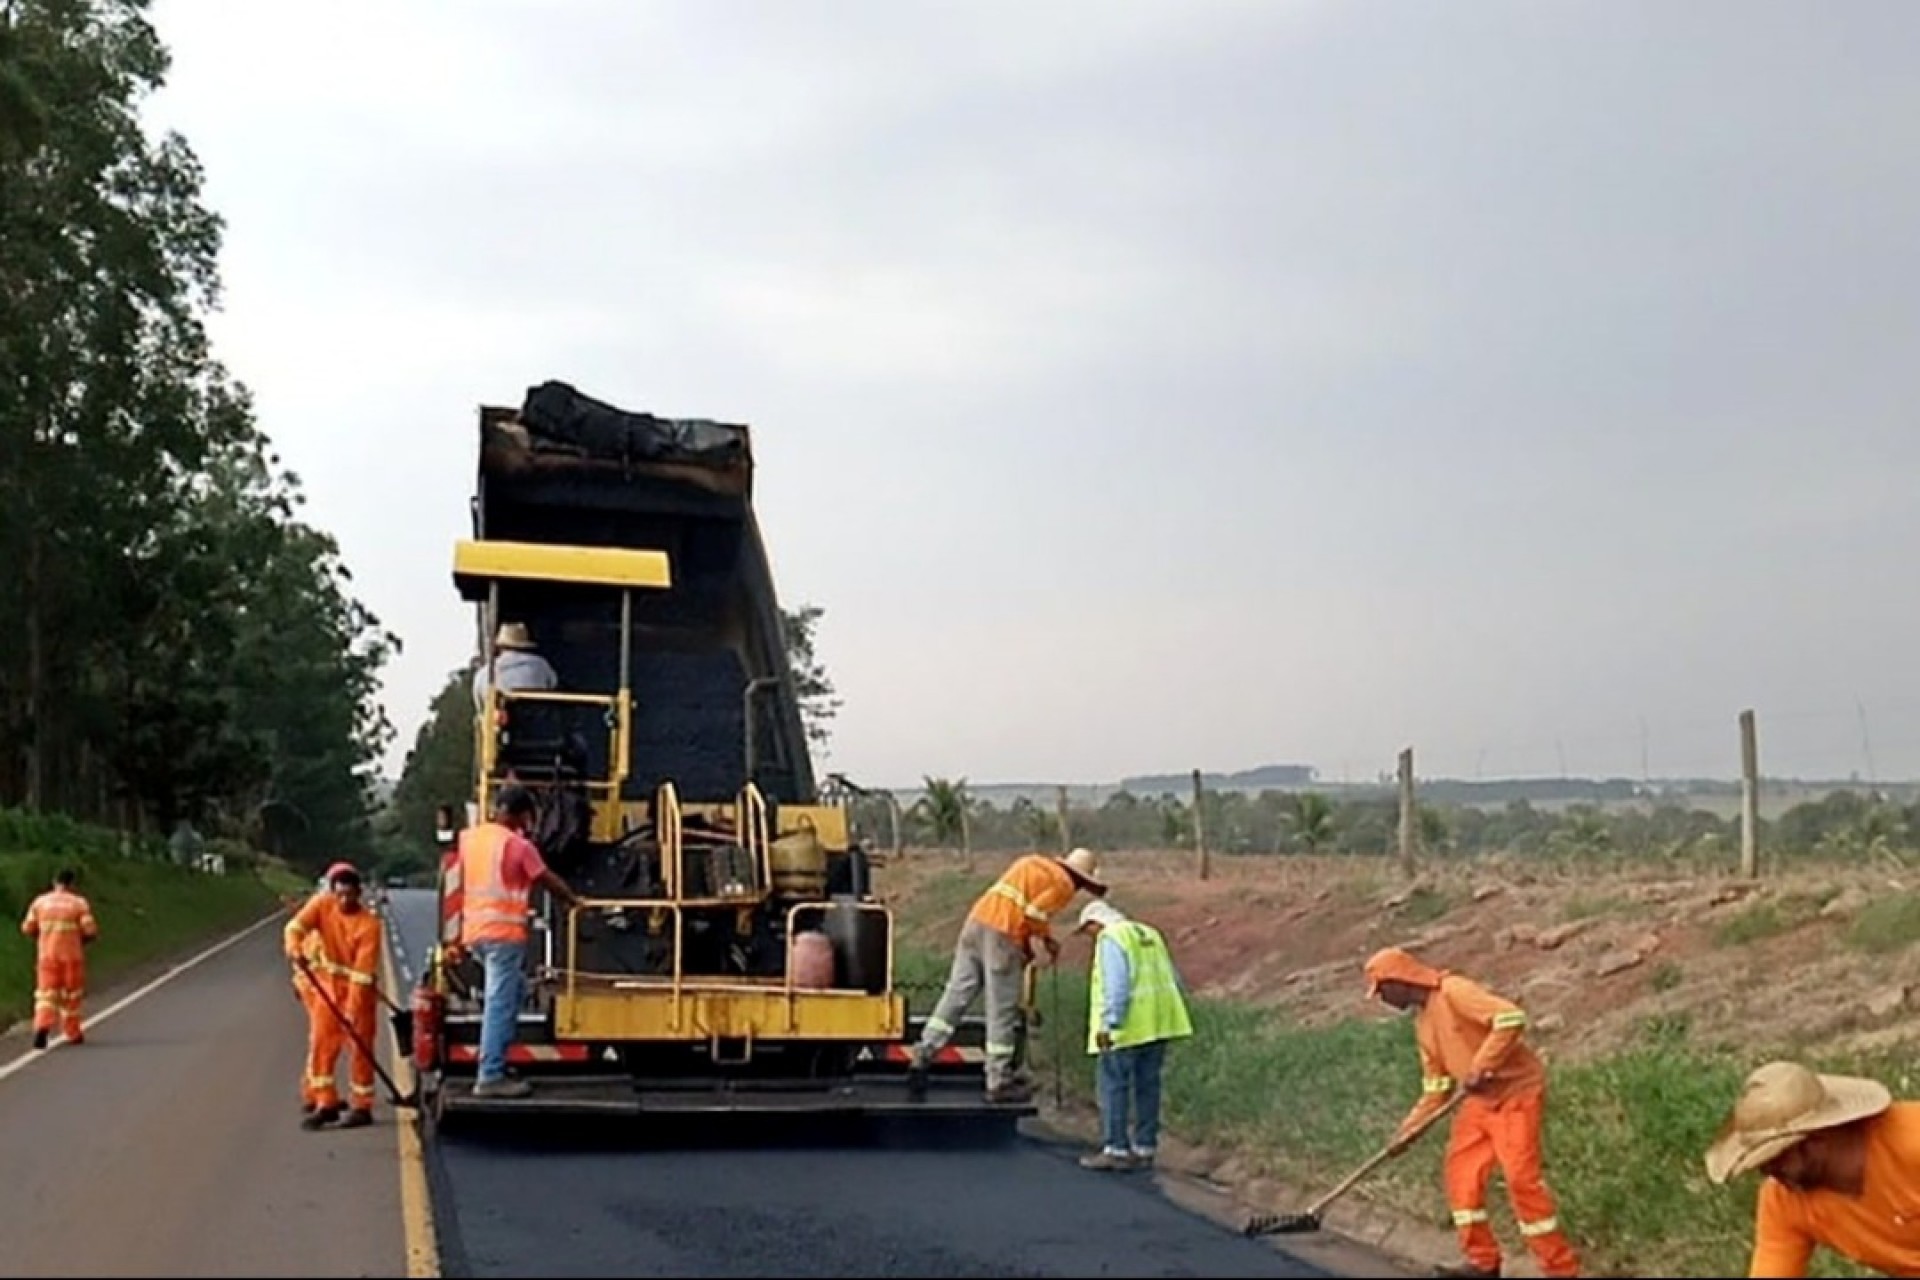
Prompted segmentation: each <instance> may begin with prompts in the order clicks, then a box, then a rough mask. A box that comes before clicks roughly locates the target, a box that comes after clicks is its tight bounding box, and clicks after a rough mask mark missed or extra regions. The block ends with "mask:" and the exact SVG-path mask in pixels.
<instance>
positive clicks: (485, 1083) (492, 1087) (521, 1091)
mask: <svg viewBox="0 0 1920 1280" xmlns="http://www.w3.org/2000/svg"><path fill="white" fill-rule="evenodd" d="M532 1092H533V1086H532V1085H530V1084H528V1083H527V1082H526V1081H525V1080H513V1079H508V1078H506V1077H504V1076H503V1077H501V1078H500V1079H498V1080H478V1081H475V1082H474V1086H473V1096H474V1097H476V1098H524V1097H526V1096H527V1095H528V1094H530V1093H532Z"/></svg>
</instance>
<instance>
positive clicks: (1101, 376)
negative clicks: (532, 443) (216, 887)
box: [152, 0, 1920, 784]
mask: <svg viewBox="0 0 1920 1280" xmlns="http://www.w3.org/2000/svg"><path fill="white" fill-rule="evenodd" d="M155 16H156V21H157V23H158V25H159V29H160V31H161V34H162V36H163V38H164V39H165V40H166V41H167V42H168V43H169V44H170V45H171V47H172V49H173V52H174V55H175V62H174V68H173V74H172V82H171V84H170V86H169V87H168V89H167V90H166V91H165V92H164V93H163V94H161V95H160V96H158V97H157V98H156V99H155V101H154V103H153V108H152V115H153V118H154V119H155V121H156V122H157V123H161V124H164V125H166V126H168V127H173V128H178V129H180V130H181V131H182V132H184V133H185V134H186V135H187V137H188V139H189V140H190V141H191V142H192V144H193V145H194V147H195V148H196V150H197V151H198V153H199V155H200V156H201V158H202V160H203V161H204V163H205V165H206V168H207V187H206V196H207V200H208V202H209V204H210V205H211V206H213V207H214V208H215V209H217V210H218V211H219V212H220V213H221V214H222V215H224V217H225V218H226V219H227V222H228V234H227V241H226V250H225V256H224V271H225V278H226V281H227V305H226V310H225V312H224V314H223V315H222V316H221V318H220V319H219V321H218V323H217V327H216V340H217V342H218V344H219V349H220V351H221V354H222V355H223V357H224V358H225V359H226V360H227V362H228V363H229V364H230V366H231V367H232V368H233V370H234V371H235V372H236V374H237V375H238V376H240V377H241V378H243V379H244V380H245V381H246V382H247V383H249V384H250V385H251V386H252V387H253V389H254V390H255V392H256V394H257V397H258V404H259V409H260V413H261V417H262V422H263V425H264V426H265V427H266V429H267V430H268V431H269V432H270V433H271V434H272V435H273V437H274V438H275V440H276V441H277V442H278V444H279V445H280V447H281V449H282V452H283V454H284V456H285V457H286V458H287V459H288V461H289V463H290V465H292V466H293V467H294V468H295V469H296V470H297V471H298V473H299V474H300V476H301V477H302V479H303V481H304V482H305V486H306V488H307V490H308V493H309V494H310V497H311V503H310V507H309V511H310V513H311V516H312V518H313V519H314V520H315V521H316V522H317V523H320V524H322V525H324V526H325V527H327V528H328V529H329V530H331V531H332V532H333V533H334V534H335V535H336V536H337V537H338V538H339V540H340V542H341V544H342V547H343V549H344V552H345V555H346V557H347V560H348V562H349V564H350V565H351V567H352V569H353V571H354V573H355V575H356V578H357V582H358V585H359V587H360V589H361V591H362V594H363V598H364V599H365V600H366V602H367V603H368V604H369V605H370V606H371V607H372V608H373V609H374V610H375V611H376V612H377V613H378V614H379V615H380V616H381V618H382V619H383V620H384V621H385V623H386V624H387V625H388V626H390V627H391V628H392V629H394V630H395V631H396V632H398V633H399V634H400V636H401V637H402V638H403V640H404V642H405V645H406V651H405V654H404V655H403V656H402V657H400V658H399V659H398V660H397V661H396V662H395V663H394V664H393V666H392V668H391V670H390V672H389V675H388V682H387V691H388V709H389V714H390V715H391V717H392V718H393V720H394V722H395V723H396V725H398V726H399V728H400V730H401V735H400V740H399V741H398V742H397V743H396V745H395V748H394V751H393V752H392V759H391V765H390V767H391V768H393V769H395V770H397V769H398V766H399V762H400V760H401V759H402V758H403V757H404V753H405V750H406V748H407V746H408V745H409V744H410V743H411V741H412V738H413V734H414V732H415V731H416V729H417V727H418V725H419V722H420V720H421V718H422V715H423V713H424V711H425V708H426V705H427V702H428V700H429V699H430V697H431V696H432V694H433V692H434V691H435V690H436V689H437V688H438V686H439V685H440V683H441V681H442V680H443V679H444V677H445V675H446V673H447V672H448V671H449V670H450V669H451V668H453V667H454V666H456V665H458V664H459V663H460V662H462V661H463V660H464V659H465V658H466V657H467V654H468V650H469V647H470V645H471V640H472V634H473V632H472V625H471V619H470V615H469V614H468V613H467V611H466V609H465V607H464V606H462V605H461V604H460V603H459V601H458V599H457V597H456V596H455V594H454V592H453V589H452V585H451V582H450V579H449V565H450V562H451V555H452V543H453V542H454V540H455V539H457V538H459V537H461V536H463V535H464V534H465V533H466V531H467V511H466V499H467V496H468V494H469V492H470V488H471V484H472V478H473V469H474V447H475V436H474V432H475V417H474V413H475V406H476V405H477V404H479V403H481V402H488V403H503V404H518V403H519V401H520V398H521V396H522V395H523V394H524V392H525V390H526V388H527V387H529V386H531V385H533V384H536V383H539V382H541V381H544V380H546V379H549V378H558V379H562V380H565V381H570V382H572V383H574V384H575V385H576V386H578V387H579V388H581V389H582V390H584V391H586V392H588V393H589V394H593V395H597V396H600V397H602V398H605V399H609V400H612V401H613V402H615V403H618V404H621V405H623V406H625V407H628V408H634V409H645V410H649V411H653V412H658V413H662V414H667V415H675V416H686V417H716V418H721V419H727V420H732V421H743V422H746V423H749V424H751V426H752V428H753V431H754V446H755V450H756V453H757V458H758V467H759V471H758V478H757V485H758V509H759V513H760V518H761V522H762V526H763V529H764V531H765V534H766V537H767V540H768V544H769V549H770V553H771V555H772V558H773V567H774V572H775V576H776V579H777V581H778V583H779V588H780V592H781V595H782V601H783V603H785V604H787V605H789V606H791V605H794V604H797V603H800V602H806V601H811V602H814V603H818V604H820V605H822V606H823V607H824V608H825V610H826V616H825V619H824V621H823V622H822V624H821V633H820V636H819V642H820V647H821V650H822V652H823V655H824V657H825V659H826V661H827V663H828V664H829V667H830V669H831V672H832V674H833V676H834V678H835V680H836V681H837V683H838V684H839V687H840V690H841V692H842V694H843V695H844V697H845V699H846V706H845V709H844V710H843V711H842V713H841V716H840V719H839V721H838V725H837V730H836V733H835V739H834V745H833V749H832V753H831V756H830V758H829V762H828V763H829V764H830V765H831V766H833V767H838V768H842V769H844V770H846V771H847V772H848V773H849V774H850V775H851V776H853V777H854V778H856V779H857V780H864V781H869V782H875V783H882V784H884V783H902V782H909V781H912V780H916V779H918V778H919V777H920V776H921V775H922V774H947V775H966V776H968V777H970V778H972V779H975V780H976V781H991V780H1034V781H1052V780H1079V781H1095V780H1105V779H1112V778H1116V777H1118V776H1120V775H1122V774H1125V773H1130V772H1142V771H1159V770H1176V769H1184V768H1188V767H1192V766H1196V765H1198V766H1202V767H1205V768H1208V769H1235V768H1244V767H1248V766H1252V765H1255V764H1259V763H1262V762H1268V761H1276V762H1279V761H1286V762H1295V761H1297V762H1303V763H1310V764H1314V765H1317V766H1318V767H1319V768H1320V769H1321V770H1322V771H1323V773H1325V774H1327V775H1329V776H1332V777H1335V778H1338V777H1340V776H1342V775H1348V776H1352V777H1354V778H1356V779H1358V778H1362V777H1369V776H1371V775H1372V774H1374V773H1375V772H1377V771H1379V770H1381V769H1390V768H1391V767H1392V763H1393V756H1394V753H1395V752H1396V751H1397V750H1398V749H1399V748H1400V747H1401V746H1403V745H1413V746H1414V747H1415V748H1416V752H1417V759H1418V764H1419V769H1420V772H1421V773H1423V774H1427V775H1444V774H1452V775H1455V776H1464V777H1473V776H1476V775H1477V774H1483V775H1485V776H1488V777H1492V776H1500V775H1507V774H1527V773H1534V774H1551V773H1557V772H1559V770H1560V769H1561V767H1562V759H1564V763H1565V767H1566V768H1567V769H1569V770H1570V771H1572V772H1574V773H1579V774H1596V773H1619V774H1625V775H1631V776H1638V775H1639V774H1640V772H1641V768H1642V760H1643V755H1642V749H1643V746H1644V747H1645V749H1646V750H1645V759H1646V763H1647V765H1648V767H1650V768H1651V770H1652V772H1653V773H1654V774H1656V775H1658V774H1663V773H1664V774H1673V773H1692V772H1701V773H1710V774H1715V775H1723V776H1730V775H1732V774H1733V773H1734V772H1735V771H1737V767H1738V759H1739V756H1738V739H1737V733H1736V728H1735V717H1736V715H1737V713H1738V711H1739V709H1740V708H1741V707H1743V706H1752V707H1754V708H1756V709H1757V710H1758V713H1759V717H1760V731H1761V756H1762V766H1763V768H1764V769H1766V770H1767V771H1768V772H1777V773H1802V774H1808V773H1811V774H1820V775H1824V776H1834V775H1844V774H1846V773H1848V772H1850V771H1854V770H1858V771H1860V772H1861V773H1863V774H1865V773H1867V772H1868V755H1869V753H1868V751H1867V746H1868V744H1869V743H1870V745H1871V758H1872V768H1873V771H1874V772H1876V773H1877V774H1878V775H1879V776H1881V777H1889V776H1914V775H1920V653H1916V634H1917V632H1920V625H1917V624H1920V592H1916V590H1915V586H1916V580H1915V574H1914V570H1913V561H1914V555H1915V551H1916V548H1920V501H1916V499H1915V495H1914V493H1913V485H1914V479H1915V477H1916V475H1920V430H1916V429H1915V425H1914V418H1915V404H1916V397H1915V393H1916V390H1920V359H1916V356H1915V350H1914V349H1915V346H1916V339H1917V338H1920V326H1917V325H1916V321H1917V320H1920V260H1917V255H1920V239H1917V238H1916V234H1915V228H1916V226H1920V78H1917V77H1915V76H1914V74H1913V68H1914V66H1915V65H1916V63H1915V58H1916V54H1920V5H1910V4H1900V3H1861V2H1855V3H1850V4H1846V5H1813V4H1796V5H1786V4H1773V3H1755V2H1750V0H1741V2H1739V3H1733V2H1725V3H1709V2H1707V0H1691V2H1690V3H1687V4H1672V3H1621V2H1619V0H1613V2H1610V3H1590V4H1587V3H1544V2H1540V0H1531V2H1527V3H1519V2H1515V3H1487V2H1478V3H1472V4H1468V3H1459V4H1448V5H1418V4H1412V3H1402V4H1384V3H1374V4H1360V3H1343V4H1334V3H1324V4H1323V3H1282V2H1281V0H1244V2H1239V3H1228V2H1224V0H1204V2H1203V0H1165V2H1164V3H1157V4H1145V3H1136V4H1126V5H1119V4H1114V3H1111V0H1108V2H1106V3H1100V4H1092V3H1066V2H1065V0H1053V2H1052V3H1049V4H1046V5H1039V6H1034V5H1025V4H1012V3H985V2H983V0H974V2H972V3H969V4H965V5H945V6H935V5H933V4H931V3H928V4H900V3H891V2H888V3H881V2H878V0H835V2H833V3H813V4H807V3H800V2H798V0H766V2H765V3H760V4H745V3H731V2H726V0H689V2H688V3H651V2H649V3H641V2H639V0H547V2H544V3H539V4H534V3H532V2H531V0H526V2H524V3H505V2H504V0H459V2H458V3H446V2H445V0H440V2H433V0H381V2H380V3H372V2H369V0H352V2H348V0H336V2H335V3H330V4H326V5H313V4H295V3H285V2H283V0H282V2H275V3H266V2H265V0H249V3H246V4H236V3H233V2H232V0H160V3H159V4H158V5H157V6H156V9H155ZM1862 710H1864V712H1865V717H1864V722H1865V726H1866V728H1867V733H1866V734H1864V735H1863V733H1862V728H1863V719H1862V716H1861V714H1860V712H1861V711H1862ZM1643 725H1644V729H1643Z"/></svg>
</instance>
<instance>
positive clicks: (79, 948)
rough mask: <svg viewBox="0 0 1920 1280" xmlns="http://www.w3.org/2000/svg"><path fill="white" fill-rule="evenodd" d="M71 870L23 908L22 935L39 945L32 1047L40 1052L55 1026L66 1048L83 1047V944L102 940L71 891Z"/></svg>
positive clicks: (84, 904)
mask: <svg viewBox="0 0 1920 1280" xmlns="http://www.w3.org/2000/svg"><path fill="white" fill-rule="evenodd" d="M78 879H79V876H78V874H77V873H75V872H74V870H73V869H72V868H71V867H63V868H62V869H61V870H60V871H59V872H58V873H56V874H55V875H54V877H53V888H51V889H49V890H47V892H45V893H43V894H41V895H40V896H39V897H37V898H35V899H34V900H33V901H32V902H31V903H29V904H28V905H27V914H26V918H25V919H23V920H22V921H21V922H20V932H22V933H24V934H26V935H27V936H28V937H29V938H32V939H34V940H35V941H36V942H37V943H38V954H37V955H36V956H35V958H34V966H33V1047H34V1048H36V1049H44V1048H46V1047H47V1038H48V1037H49V1036H50V1035H52V1034H53V1029H54V1026H55V1024H58V1025H59V1028H60V1034H61V1036H62V1037H63V1038H64V1039H65V1040H66V1042H67V1043H68V1044H82V1043H84V1042H85V1041H86V1038H87V1037H86V1032H85V1030H84V1029H83V1028H82V1026H81V1019H80V1006H81V1004H82V1003H83V1002H84V1001H85V1000H86V997H87V946H88V944H89V943H91V942H92V941H93V940H94V939H95V938H97V937H99V936H100V926H99V925H98V924H96V923H95V922H94V919H93V908H92V907H91V906H90V905H88V903H87V900H86V899H85V898H83V897H81V896H80V895H79V894H78V893H76V892H75V891H74V888H73V886H74V882H75V881H76V880H78Z"/></svg>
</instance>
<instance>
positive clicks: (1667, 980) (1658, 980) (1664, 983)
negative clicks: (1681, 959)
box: [1647, 960, 1687, 991]
mask: <svg viewBox="0 0 1920 1280" xmlns="http://www.w3.org/2000/svg"><path fill="white" fill-rule="evenodd" d="M1686 976H1687V973H1686V970H1684V969H1682V968H1681V967H1680V966H1679V965H1678V964H1676V963H1674V962H1673V961H1671V960H1662V961H1661V962H1660V963H1659V964H1657V965H1655V966H1654V969H1653V972H1652V973H1650V974H1648V975H1647V985H1648V986H1650V987H1652V988H1653V989H1654V990H1655V991H1671V990H1673V989H1674V988H1675V987H1677V986H1679V985H1680V984H1681V983H1682V982H1684V981H1685V980H1686Z"/></svg>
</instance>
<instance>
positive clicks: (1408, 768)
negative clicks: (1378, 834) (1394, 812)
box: [1400, 747, 1416, 876]
mask: <svg viewBox="0 0 1920 1280" xmlns="http://www.w3.org/2000/svg"><path fill="white" fill-rule="evenodd" d="M1413 816H1414V813H1413V748H1412V747H1407V748H1406V749H1404V750H1403V751H1401V752H1400V867H1401V869H1402V870H1403V871H1405V872H1406V873H1407V874H1408V875H1409V876H1411V875H1413V874H1414V866H1413V846H1414V836H1415V834H1416V833H1415V828H1414V822H1413Z"/></svg>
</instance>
